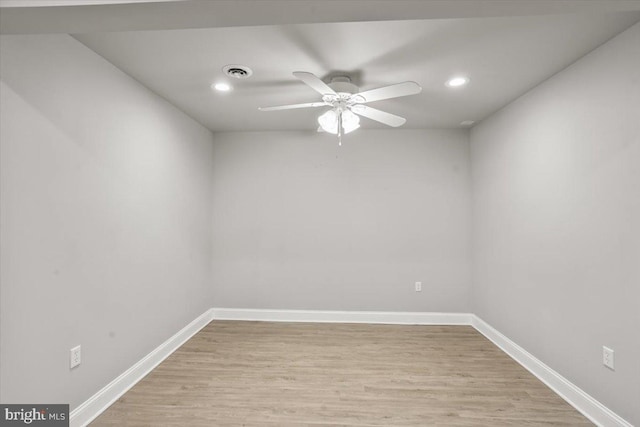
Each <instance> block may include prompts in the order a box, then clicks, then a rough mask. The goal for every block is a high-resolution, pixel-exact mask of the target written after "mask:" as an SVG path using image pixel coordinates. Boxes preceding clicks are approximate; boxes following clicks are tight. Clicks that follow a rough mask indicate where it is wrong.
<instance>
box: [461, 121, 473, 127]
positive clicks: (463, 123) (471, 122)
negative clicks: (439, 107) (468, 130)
mask: <svg viewBox="0 0 640 427" xmlns="http://www.w3.org/2000/svg"><path fill="white" fill-rule="evenodd" d="M474 123H475V122H474V121H473V120H465V121H464V122H460V126H471V125H472V124H474Z"/></svg>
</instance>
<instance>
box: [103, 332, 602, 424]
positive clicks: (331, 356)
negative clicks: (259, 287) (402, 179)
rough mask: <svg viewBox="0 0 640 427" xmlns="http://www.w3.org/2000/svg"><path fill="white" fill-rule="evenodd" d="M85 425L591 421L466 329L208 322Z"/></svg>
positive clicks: (477, 334) (568, 422)
mask: <svg viewBox="0 0 640 427" xmlns="http://www.w3.org/2000/svg"><path fill="white" fill-rule="evenodd" d="M91 425H92V426H232V425H233V426H271V427H274V426H293V425H298V426H299V425H311V426H337V425H342V426H548V425H563V426H578V425H592V424H591V423H589V421H588V420H587V419H586V418H584V417H583V416H582V415H580V414H579V413H578V412H577V411H576V410H575V409H573V408H572V407H571V406H569V405H568V404H567V403H566V402H564V401H563V400H562V399H561V398H560V397H558V396H557V395H556V394H554V393H553V392H552V391H551V390H550V389H549V388H547V387H546V386H545V385H544V384H542V383H541V382H540V381H538V380H537V379H536V378H535V377H533V376H532V375H531V374H530V373H529V372H527V371H526V370H525V369H524V368H522V367H521V366H520V365H518V364H517V363H516V362H515V361H513V360H512V359H510V358H509V357H508V356H507V355H506V354H504V353H503V352H502V351H501V350H499V349H498V348H497V347H495V346H494V345H493V344H492V343H491V342H490V341H489V340H487V339H486V338H484V337H483V336H482V335H481V334H480V333H478V332H477V331H476V330H475V329H473V328H472V327H469V326H399V325H361V324H312V323H267V322H236V321H214V322H212V323H210V324H209V325H208V326H207V327H205V328H204V329H203V330H202V331H200V332H199V333H198V334H197V335H195V336H194V337H193V338H192V339H191V340H189V341H188V342H187V343H186V344H185V345H184V346H182V347H181V348H180V349H178V350H177V351H176V352H175V353H174V354H172V355H171V356H170V357H169V358H168V359H167V360H166V361H165V362H163V363H162V364H161V365H159V366H158V367H157V368H156V369H155V370H154V371H153V372H152V373H150V374H149V375H148V376H146V377H145V378H144V379H143V380H142V381H141V382H139V383H138V384H137V385H136V386H135V387H133V388H132V389H131V390H130V391H129V392H127V393H126V394H125V395H124V396H123V397H122V398H121V399H119V400H118V401H117V402H116V403H114V404H113V405H112V406H111V407H110V408H109V409H108V410H107V411H105V412H104V413H103V414H102V415H101V416H100V417H98V418H97V419H96V420H95V421H94V422H93V423H92V424H91Z"/></svg>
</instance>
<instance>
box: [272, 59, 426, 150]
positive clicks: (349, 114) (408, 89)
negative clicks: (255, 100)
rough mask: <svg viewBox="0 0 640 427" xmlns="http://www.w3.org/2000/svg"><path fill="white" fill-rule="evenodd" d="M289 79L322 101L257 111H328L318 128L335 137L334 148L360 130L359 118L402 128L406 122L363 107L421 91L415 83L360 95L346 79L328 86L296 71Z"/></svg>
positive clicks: (336, 79) (319, 122) (310, 75)
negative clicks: (298, 81)
mask: <svg viewBox="0 0 640 427" xmlns="http://www.w3.org/2000/svg"><path fill="white" fill-rule="evenodd" d="M293 75H294V76H295V77H297V78H298V79H300V80H302V82H304V83H305V84H307V85H308V86H309V87H310V88H312V89H313V90H315V91H316V92H318V93H319V94H320V95H322V101H320V102H307V103H304V104H291V105H280V106H274V107H259V110H261V111H277V110H290V109H295V108H317V107H325V106H327V107H331V108H330V109H329V110H327V111H326V112H324V113H323V114H322V115H320V116H319V117H318V124H319V125H320V128H321V129H322V130H324V131H325V132H328V133H331V134H335V135H338V145H342V135H344V134H347V133H349V132H353V131H354V130H356V129H358V128H359V127H360V117H359V116H363V117H366V118H368V119H371V120H374V121H377V122H380V123H383V124H385V125H387V126H391V127H398V126H402V125H403V124H404V123H405V122H406V119H405V118H403V117H400V116H396V115H394V114H391V113H387V112H384V111H381V110H377V109H375V108H372V107H369V106H367V105H364V104H366V103H368V102H373V101H381V100H384V99H390V98H399V97H401V96H407V95H415V94H418V93H420V92H421V91H422V88H421V87H420V85H419V84H417V83H416V82H404V83H398V84H394V85H390V86H384V87H381V88H377V89H371V90H368V91H364V92H360V91H359V88H358V87H357V86H356V85H354V84H353V83H351V79H350V78H349V77H347V76H339V77H334V78H333V79H332V80H331V83H329V84H326V83H325V82H323V81H322V80H321V79H319V78H318V77H316V76H315V75H314V74H312V73H307V72H304V71H296V72H294V73H293Z"/></svg>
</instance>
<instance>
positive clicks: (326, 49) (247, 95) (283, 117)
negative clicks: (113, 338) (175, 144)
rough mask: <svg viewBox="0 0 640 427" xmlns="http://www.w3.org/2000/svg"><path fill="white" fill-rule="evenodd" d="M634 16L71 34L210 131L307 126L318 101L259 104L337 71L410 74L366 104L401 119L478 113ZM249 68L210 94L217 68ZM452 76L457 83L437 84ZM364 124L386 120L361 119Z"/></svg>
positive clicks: (435, 121) (307, 92)
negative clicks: (305, 105)
mask: <svg viewBox="0 0 640 427" xmlns="http://www.w3.org/2000/svg"><path fill="white" fill-rule="evenodd" d="M639 19H640V14H639V13H638V12H629V11H627V12H624V13H609V14H564V15H546V16H525V17H500V18H467V19H428V20H408V21H378V22H340V23H322V24H299V25H272V26H250V27H231V28H206V29H186V30H163V31H130V32H110V33H86V34H76V35H74V36H75V37H76V38H77V39H78V40H80V41H81V42H82V43H84V44H85V45H87V46H88V47H90V48H91V49H93V50H94V51H96V52H97V53H99V54H100V55H102V56H103V57H105V58H106V59H107V60H109V61H110V62H112V63H113V64H115V65H116V66H117V67H119V68H121V69H122V70H124V71H125V72H127V73H128V74H130V75H131V76H133V77H134V78H136V79H137V80H139V81H140V82H142V83H143V84H144V85H146V86H147V87H149V88H150V89H151V90H153V91H154V92H156V93H158V94H160V95H161V96H163V97H164V98H166V99H167V100H169V101H170V102H172V103H173V104H175V105H176V106H178V107H179V108H181V109H182V110H183V111H185V112H186V113H187V114H189V115H190V116H192V117H194V118H195V119H196V120H198V121H199V122H200V123H202V124H204V125H205V126H207V127H208V128H209V129H211V130H213V131H233V130H278V129H312V128H314V126H315V120H316V117H317V116H318V115H319V114H320V112H321V111H319V110H318V109H307V110H289V111H277V112H261V111H258V107H259V106H269V105H280V104H289V103H298V102H311V101H316V100H319V95H317V94H316V93H315V92H314V91H313V90H311V89H310V88H308V87H307V86H305V85H304V84H303V83H301V82H300V81H298V80H297V79H296V78H294V77H293V76H292V75H291V73H292V72H293V71H309V72H312V73H315V74H316V75H318V76H319V77H321V78H326V77H328V76H329V75H331V74H332V73H335V72H338V71H345V72H347V73H349V74H351V75H352V76H353V77H354V78H355V80H356V83H357V84H358V85H359V86H360V87H361V89H362V90H366V89H371V88H374V87H378V86H384V85H388V84H393V83H398V82H402V81H407V80H413V81H416V82H418V83H419V84H420V85H421V86H422V87H423V92H422V93H421V94H419V95H414V96H410V97H406V98H398V99H394V100H387V101H379V102H375V103H372V104H371V105H372V106H373V107H375V108H379V109H382V110H385V111H389V112H391V113H394V114H398V115H401V116H403V117H406V118H407V123H406V124H405V127H406V128H434V127H435V128H442V127H458V126H459V125H460V122H462V121H464V120H475V121H479V120H482V119H483V118H484V117H486V116H487V115H489V114H491V113H492V112H494V111H496V110H497V109H499V108H501V107H503V106H504V105H506V104H507V103H509V102H510V101H512V100H514V99H515V98H517V97H518V96H520V95H522V94H523V93H525V92H526V91H527V90H529V89H531V88H532V87H534V86H535V85H537V84H539V83H540V82H542V81H544V80H545V79H547V78H548V77H550V76H551V75H553V74H554V73H556V72H558V71H560V70H562V69H563V68H565V67H567V66H568V65H570V64H571V63H572V62H574V61H575V60H577V59H578V58H580V57H581V56H583V55H585V54H586V53H588V52H589V51H591V50H593V49H594V48H596V47H597V46H599V45H600V44H602V43H603V42H605V41H607V40H608V39H610V38H611V37H613V36H615V35H616V34H618V33H620V32H621V31H623V30H624V29H626V28H627V27H629V26H630V25H632V24H633V23H635V22H637V21H638V20H639ZM226 64H243V65H247V66H249V67H250V68H252V69H253V71H254V75H253V76H252V77H251V78H250V79H247V80H232V79H228V78H227V80H228V81H230V82H231V83H232V84H233V85H234V90H233V91H232V92H230V93H219V92H215V91H212V90H211V89H210V85H211V83H212V82H214V81H219V80H225V79H224V75H223V73H222V67H223V66H224V65H226ZM454 74H465V75H467V76H469V77H470V79H471V82H470V84H469V85H468V87H466V88H464V89H450V88H447V87H446V86H445V85H444V83H445V81H446V80H447V78H448V77H450V76H452V75H454ZM363 127H370V128H372V127H384V126H383V125H379V124H377V123H374V122H371V121H369V120H366V119H363Z"/></svg>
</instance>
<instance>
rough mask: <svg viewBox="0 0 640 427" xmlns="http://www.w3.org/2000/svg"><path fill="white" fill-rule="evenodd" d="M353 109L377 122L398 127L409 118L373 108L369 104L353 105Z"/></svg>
mask: <svg viewBox="0 0 640 427" xmlns="http://www.w3.org/2000/svg"><path fill="white" fill-rule="evenodd" d="M351 111H353V112H354V113H356V114H358V115H359V116H363V117H366V118H368V119H371V120H375V121H376V122H380V123H384V124H385V125H387V126H392V127H394V128H397V127H398V126H402V125H403V124H405V123H406V121H407V119H405V118H404V117H400V116H396V115H395V114H391V113H387V112H385V111H380V110H377V109H375V108H371V107H369V106H367V105H354V106H353V107H351Z"/></svg>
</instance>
